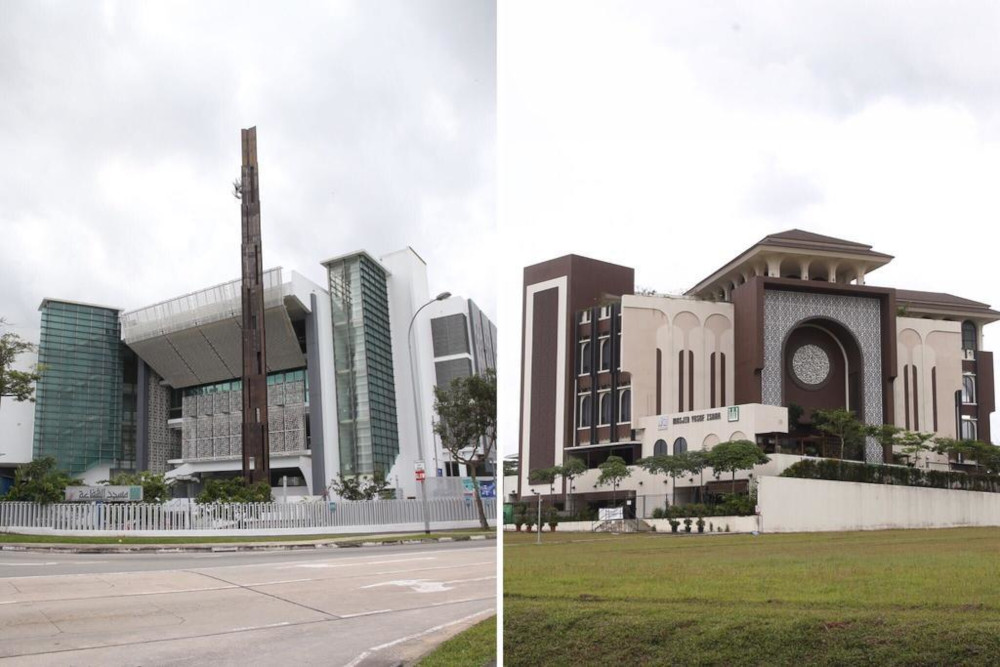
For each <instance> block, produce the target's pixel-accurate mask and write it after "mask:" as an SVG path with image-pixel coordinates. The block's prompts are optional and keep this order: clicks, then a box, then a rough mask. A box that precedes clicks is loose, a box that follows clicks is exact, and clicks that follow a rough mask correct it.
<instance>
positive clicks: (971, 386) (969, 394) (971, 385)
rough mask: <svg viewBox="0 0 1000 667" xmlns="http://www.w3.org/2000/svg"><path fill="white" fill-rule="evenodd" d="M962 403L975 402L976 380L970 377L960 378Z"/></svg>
mask: <svg viewBox="0 0 1000 667" xmlns="http://www.w3.org/2000/svg"><path fill="white" fill-rule="evenodd" d="M962 402H963V403H975V402H976V379H975V378H974V377H972V376H971V375H963V376H962Z"/></svg>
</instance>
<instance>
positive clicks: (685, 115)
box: [498, 0, 1000, 453]
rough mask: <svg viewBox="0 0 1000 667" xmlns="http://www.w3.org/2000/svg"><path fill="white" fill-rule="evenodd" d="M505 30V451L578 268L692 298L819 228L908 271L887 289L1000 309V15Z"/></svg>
mask: <svg viewBox="0 0 1000 667" xmlns="http://www.w3.org/2000/svg"><path fill="white" fill-rule="evenodd" d="M499 10H500V15H499V53H500V57H499V70H498V82H499V95H498V100H499V128H500V133H499V144H498V154H499V160H498V175H499V190H498V202H499V212H500V217H499V224H500V229H501V233H502V236H503V239H504V242H505V249H506V252H505V259H504V262H503V264H502V266H501V278H502V282H501V284H502V288H501V293H500V311H499V312H500V322H501V328H502V330H503V331H504V332H505V335H502V336H501V353H502V355H501V356H502V373H501V382H503V383H504V386H503V394H502V396H501V403H500V410H501V419H502V422H501V445H502V449H503V450H504V453H514V452H516V451H517V431H518V428H517V424H518V396H519V385H518V379H519V372H520V371H519V361H520V317H521V299H522V297H521V284H522V270H523V267H524V266H525V265H528V264H533V263H536V262H539V261H544V260H547V259H551V258H553V257H558V256H562V255H566V254H569V253H576V254H581V255H586V256H590V257H594V258H597V259H602V260H606V261H611V262H615V263H619V264H624V265H626V266H631V267H634V268H635V269H636V283H637V285H638V286H642V287H648V288H653V289H656V290H658V291H665V292H680V291H683V290H686V289H687V288H689V287H691V286H693V285H694V284H695V283H697V282H698V281H699V280H700V279H701V278H703V277H705V276H707V275H708V274H710V273H711V272H712V271H714V270H715V269H716V268H718V267H719V266H721V265H722V264H723V263H725V262H726V261H728V260H730V259H732V258H733V257H735V256H736V255H738V254H739V253H740V252H741V251H743V250H744V249H746V248H747V247H749V246H750V245H752V244H753V243H755V242H757V241H758V240H760V239H761V238H762V237H764V236H765V235H766V234H768V233H771V232H777V231H782V230H786V229H791V228H800V229H806V230H809V231H814V232H817V233H820V234H827V235H830V236H835V237H840V238H845V239H849V240H853V241H860V242H864V243H868V244H871V245H872V246H873V248H874V249H875V250H877V251H880V252H885V253H888V254H891V255H894V256H895V257H896V259H895V260H893V261H892V263H891V264H889V265H888V266H886V267H884V268H882V269H879V270H878V271H876V272H874V273H872V274H870V275H869V276H868V280H867V282H868V284H872V285H884V286H891V287H899V288H906V289H922V290H931V291H942V292H950V293H953V294H956V295H959V296H963V297H967V298H971V299H975V300H978V301H984V302H986V303H992V304H993V305H994V306H995V307H997V306H1000V297H998V295H997V291H998V287H1000V280H998V277H997V275H998V274H997V264H998V257H997V248H996V240H997V232H996V231H994V230H995V229H996V227H997V223H998V218H1000V202H998V196H1000V39H998V38H997V35H1000V5H997V4H996V3H991V2H980V3H975V2H965V3H962V4H961V9H960V10H958V9H956V8H953V7H952V6H951V5H949V4H948V3H940V2H938V3H921V2H907V3H890V2H881V3H872V2H843V1H838V2H829V3H823V2H798V1H794V2H766V1H764V2H753V3H735V2H733V3H703V2H683V3H681V2H673V3H667V2H628V3H606V2H602V3H596V2H581V1H579V0H573V1H572V2H569V1H567V2H545V3H513V4H512V3H503V4H501V5H500V7H499ZM511 332H517V333H516V334H515V335H511ZM994 332H997V333H1000V324H997V325H993V326H991V327H988V328H987V329H986V331H985V341H986V345H985V347H986V348H987V349H990V348H993V349H998V348H1000V345H997V344H996V343H995V342H994V338H995V337H994V335H993V334H994ZM996 340H997V341H1000V336H996ZM998 351H1000V350H998ZM998 377H1000V375H998ZM993 433H994V434H1000V425H998V423H997V420H996V418H994V423H993ZM996 437H997V436H996V435H994V439H995V440H996Z"/></svg>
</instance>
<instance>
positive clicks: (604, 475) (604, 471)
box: [597, 456, 632, 505]
mask: <svg viewBox="0 0 1000 667" xmlns="http://www.w3.org/2000/svg"><path fill="white" fill-rule="evenodd" d="M597 469H598V470H600V471H601V475H600V476H599V477H598V478H597V486H610V487H611V504H612V505H616V504H617V502H618V498H617V494H618V485H619V484H620V483H621V481H622V480H623V479H625V478H626V477H631V476H632V471H631V470H629V467H628V466H627V465H626V464H625V459H623V458H622V457H620V456H609V457H608V458H607V460H606V461H605V462H604V463H602V464H601V465H599V466H597Z"/></svg>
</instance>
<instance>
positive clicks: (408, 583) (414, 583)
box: [361, 579, 451, 593]
mask: <svg viewBox="0 0 1000 667" xmlns="http://www.w3.org/2000/svg"><path fill="white" fill-rule="evenodd" d="M379 586H403V587H406V588H412V589H413V590H415V591H416V592H417V593H442V592H444V591H450V590H451V588H450V587H449V586H445V585H444V582H441V581H430V580H429V579H397V580H396V581H383V582H381V583H378V584H369V585H368V586H362V587H361V588H362V589H365V588H378V587H379Z"/></svg>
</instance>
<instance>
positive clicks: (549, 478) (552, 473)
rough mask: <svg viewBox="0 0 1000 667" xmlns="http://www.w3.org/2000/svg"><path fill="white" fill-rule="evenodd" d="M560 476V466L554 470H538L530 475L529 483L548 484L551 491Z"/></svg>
mask: <svg viewBox="0 0 1000 667" xmlns="http://www.w3.org/2000/svg"><path fill="white" fill-rule="evenodd" d="M559 474H560V472H559V466H555V467H553V468H538V469H537V470H532V471H531V472H529V473H528V481H529V482H531V483H532V484H548V485H549V487H550V488H549V491H551V490H552V489H551V487H552V485H553V484H555V481H556V477H558V476H559Z"/></svg>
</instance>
